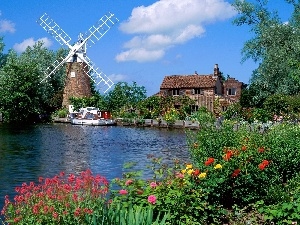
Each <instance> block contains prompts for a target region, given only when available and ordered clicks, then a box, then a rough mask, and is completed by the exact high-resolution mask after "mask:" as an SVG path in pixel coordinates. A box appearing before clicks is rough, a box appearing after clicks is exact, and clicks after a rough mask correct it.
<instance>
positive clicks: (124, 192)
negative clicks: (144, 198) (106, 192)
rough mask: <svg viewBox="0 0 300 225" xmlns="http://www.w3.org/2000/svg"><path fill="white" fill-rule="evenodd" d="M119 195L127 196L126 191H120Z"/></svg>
mask: <svg viewBox="0 0 300 225" xmlns="http://www.w3.org/2000/svg"><path fill="white" fill-rule="evenodd" d="M119 194H120V195H127V194H128V191H126V190H124V189H122V190H120V191H119Z"/></svg>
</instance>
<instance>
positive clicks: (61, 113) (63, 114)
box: [56, 108, 68, 118]
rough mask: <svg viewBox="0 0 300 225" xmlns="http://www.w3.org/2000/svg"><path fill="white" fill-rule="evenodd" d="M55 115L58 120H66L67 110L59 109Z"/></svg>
mask: <svg viewBox="0 0 300 225" xmlns="http://www.w3.org/2000/svg"><path fill="white" fill-rule="evenodd" d="M56 115H57V116H58V117H59V118H66V117H67V115H68V110H67V109H66V108H63V109H59V110H58V111H57V112H56Z"/></svg>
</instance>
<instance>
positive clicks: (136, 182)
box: [112, 158, 224, 225]
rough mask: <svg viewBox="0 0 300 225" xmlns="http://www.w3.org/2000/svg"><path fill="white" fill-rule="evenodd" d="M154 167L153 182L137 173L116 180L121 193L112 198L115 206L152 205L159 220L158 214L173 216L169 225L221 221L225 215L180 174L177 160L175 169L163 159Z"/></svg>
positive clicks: (195, 183) (157, 161)
mask: <svg viewBox="0 0 300 225" xmlns="http://www.w3.org/2000/svg"><path fill="white" fill-rule="evenodd" d="M152 163H153V164H152V165H151V166H150V167H151V169H152V170H153V173H154V176H153V178H152V179H149V180H145V179H142V178H141V177H140V176H139V175H140V174H138V173H135V172H128V173H125V174H124V177H123V178H122V179H115V180H114V183H115V184H117V185H118V186H119V190H118V191H115V192H113V194H112V205H113V204H122V206H123V207H129V206H132V205H138V206H143V207H147V206H149V205H152V206H153V207H154V215H156V217H158V213H159V212H160V213H170V216H169V218H168V219H167V222H168V223H169V224H172V225H177V224H180V225H188V224H194V225H197V224H199V225H200V224H211V222H214V221H215V222H220V221H221V219H222V218H223V216H222V215H223V214H224V213H223V212H222V210H221V208H220V207H218V206H217V205H209V204H208V202H207V200H206V198H207V193H206V192H204V191H203V190H202V187H201V186H199V185H198V183H197V182H198V181H197V179H195V180H193V179H186V177H185V175H184V174H182V173H181V172H180V171H181V170H182V166H181V165H180V164H179V163H178V161H176V160H175V161H174V165H173V166H172V167H171V166H167V165H164V164H162V163H161V159H157V158H152ZM154 218H155V217H154Z"/></svg>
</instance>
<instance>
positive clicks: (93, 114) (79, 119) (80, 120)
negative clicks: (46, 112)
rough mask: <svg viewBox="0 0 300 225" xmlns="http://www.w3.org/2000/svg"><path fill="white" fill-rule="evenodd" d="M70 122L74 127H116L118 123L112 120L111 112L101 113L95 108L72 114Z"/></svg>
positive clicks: (87, 108)
mask: <svg viewBox="0 0 300 225" xmlns="http://www.w3.org/2000/svg"><path fill="white" fill-rule="evenodd" d="M70 121H71V124H74V125H92V126H108V125H116V121H115V120H113V119H111V114H110V112H109V111H101V110H99V109H98V108H95V107H86V108H81V109H80V111H79V112H72V113H70Z"/></svg>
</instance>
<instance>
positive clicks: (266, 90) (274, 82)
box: [233, 0, 300, 106]
mask: <svg viewBox="0 0 300 225" xmlns="http://www.w3.org/2000/svg"><path fill="white" fill-rule="evenodd" d="M286 2H287V3H289V4H291V5H292V6H293V7H294V12H293V14H292V16H291V18H290V19H289V21H288V23H286V21H281V20H280V18H279V17H278V13H277V12H271V11H270V10H268V1H260V0H257V1H256V4H255V3H254V2H250V1H244V0H235V1H234V3H233V6H234V7H235V9H236V10H237V12H238V14H239V16H238V17H237V18H236V19H235V20H234V24H236V25H237V26H241V25H248V26H249V27H250V30H251V32H252V33H253V38H252V39H250V40H248V41H247V42H246V43H245V45H244V48H243V50H242V53H243V54H244V58H243V61H245V60H246V59H249V58H251V59H253V60H254V62H258V63H259V65H258V68H257V69H256V70H255V71H253V74H252V77H251V82H250V86H249V91H250V93H252V94H253V95H252V96H253V98H252V102H253V103H254V104H255V105H256V106H261V103H262V101H263V100H264V99H266V98H267V97H268V96H269V95H272V94H285V95H294V94H297V93H299V91H300V68H299V56H300V55H299V52H300V51H299V49H300V41H299V38H298V37H299V32H300V29H299V28H300V26H299V24H300V20H299V16H298V15H299V10H300V7H299V2H298V3H297V2H296V1H286Z"/></svg>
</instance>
